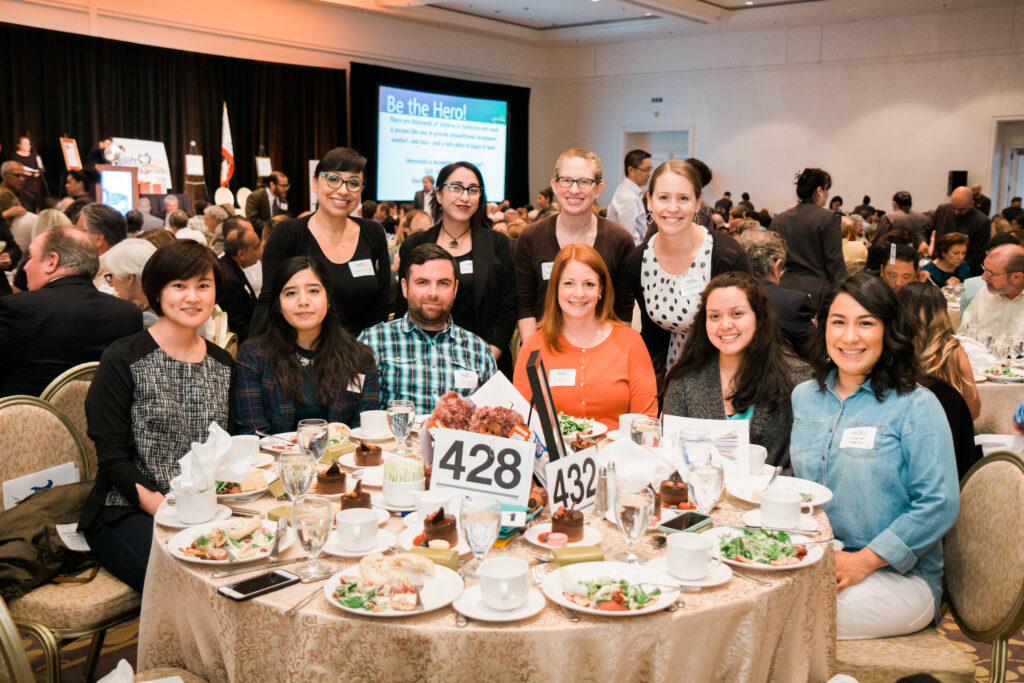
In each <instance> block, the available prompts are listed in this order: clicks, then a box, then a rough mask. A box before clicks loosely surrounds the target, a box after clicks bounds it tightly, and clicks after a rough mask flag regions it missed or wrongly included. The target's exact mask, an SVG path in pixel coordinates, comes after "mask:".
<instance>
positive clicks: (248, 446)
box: [231, 434, 260, 462]
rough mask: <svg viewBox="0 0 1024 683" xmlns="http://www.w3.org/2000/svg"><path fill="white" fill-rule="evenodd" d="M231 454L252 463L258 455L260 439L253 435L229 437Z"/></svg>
mask: <svg viewBox="0 0 1024 683" xmlns="http://www.w3.org/2000/svg"><path fill="white" fill-rule="evenodd" d="M231 454H232V455H233V456H235V457H240V458H245V459H246V460H248V461H249V462H254V461H255V460H256V458H257V457H259V454H260V437H258V436H256V435H254V434H239V435H237V436H233V437H231Z"/></svg>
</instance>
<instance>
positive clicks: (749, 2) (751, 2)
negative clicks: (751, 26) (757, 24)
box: [743, 0, 754, 5]
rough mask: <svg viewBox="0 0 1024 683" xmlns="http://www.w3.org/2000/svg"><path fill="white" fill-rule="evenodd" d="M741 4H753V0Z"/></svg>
mask: <svg viewBox="0 0 1024 683" xmlns="http://www.w3.org/2000/svg"><path fill="white" fill-rule="evenodd" d="M743 4H745V5H753V4H754V0H747V1H746V2H745V3H743Z"/></svg>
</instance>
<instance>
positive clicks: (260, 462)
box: [249, 452, 277, 467]
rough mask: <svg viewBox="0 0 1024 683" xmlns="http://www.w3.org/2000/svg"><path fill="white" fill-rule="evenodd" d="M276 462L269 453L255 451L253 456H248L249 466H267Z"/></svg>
mask: <svg viewBox="0 0 1024 683" xmlns="http://www.w3.org/2000/svg"><path fill="white" fill-rule="evenodd" d="M276 462H277V459H276V458H274V456H272V455H271V454H270V453H262V452H261V453H257V454H256V456H255V457H252V458H249V467H267V466H268V465H273V464H275V463H276Z"/></svg>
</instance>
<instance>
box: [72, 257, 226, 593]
mask: <svg viewBox="0 0 1024 683" xmlns="http://www.w3.org/2000/svg"><path fill="white" fill-rule="evenodd" d="M220 281H221V272H220V264H218V263H217V258H216V257H215V256H214V255H213V252H212V251H210V250H209V249H207V248H206V247H202V246H200V245H197V244H195V243H194V242H191V241H189V240H178V241H176V242H174V243H172V244H169V245H167V246H165V247H161V248H160V249H158V250H157V251H156V253H154V254H153V256H152V257H151V258H150V259H149V262H148V263H147V264H146V268H145V270H144V271H143V273H142V288H143V290H144V291H145V293H146V298H147V300H148V301H149V302H150V304H151V305H152V306H153V309H154V310H155V311H156V312H157V315H159V316H160V317H159V320H157V321H156V323H154V324H153V326H152V327H150V328H149V329H148V330H145V331H143V332H139V333H138V334H133V335H131V336H129V337H126V338H124V339H121V340H119V341H117V342H116V343H114V344H111V345H110V347H109V348H108V349H107V350H106V351H105V352H104V353H103V358H102V360H101V361H100V366H99V368H98V369H97V370H96V376H95V378H94V379H93V381H92V384H91V385H90V387H89V394H88V396H86V399H85V414H86V418H87V419H88V421H89V437H90V438H92V440H93V441H95V442H96V455H97V458H98V460H99V471H98V472H97V474H96V486H95V487H94V488H93V490H92V493H90V494H89V498H88V500H87V501H86V504H85V508H84V509H83V511H82V517H81V519H80V520H79V525H78V528H79V529H80V530H81V531H83V532H84V533H85V537H86V539H88V541H89V546H90V547H91V548H92V550H93V552H94V553H95V554H96V559H97V560H99V563H100V565H102V566H103V567H105V568H106V569H107V570H108V571H110V573H111V574H113V575H114V576H116V577H117V578H118V579H120V580H121V581H124V582H125V583H127V584H128V585H129V586H131V587H132V588H134V589H135V590H137V591H139V592H141V591H142V586H143V583H144V581H145V577H146V564H147V563H148V561H149V550H150V546H151V545H152V542H153V515H155V514H156V511H157V508H159V507H160V505H161V504H162V503H163V500H164V496H165V495H166V494H167V492H168V490H169V489H170V485H171V479H173V478H174V477H175V476H177V475H178V474H179V472H180V468H179V466H178V460H179V459H180V458H181V457H182V455H183V454H184V453H187V452H188V450H189V449H190V448H191V445H192V443H193V442H203V441H206V439H207V436H208V430H209V427H210V423H211V422H216V423H217V424H218V425H219V426H220V427H221V428H222V429H224V430H226V431H232V430H233V428H234V425H232V424H231V412H232V411H231V401H232V395H231V394H232V381H231V380H232V360H231V356H230V355H229V354H228V352H227V351H225V350H223V349H221V348H220V347H218V346H216V345H215V344H213V343H212V342H208V341H205V340H204V339H202V338H201V337H200V336H199V334H198V333H197V330H198V328H199V325H200V324H202V323H203V322H204V321H206V320H207V319H208V318H209V317H210V314H211V313H213V307H214V304H215V302H216V299H217V286H218V285H219V284H220ZM126 303H127V302H126Z"/></svg>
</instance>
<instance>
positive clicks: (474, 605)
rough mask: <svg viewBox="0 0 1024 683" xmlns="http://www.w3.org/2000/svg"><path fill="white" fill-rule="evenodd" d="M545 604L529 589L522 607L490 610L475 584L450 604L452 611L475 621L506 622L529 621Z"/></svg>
mask: <svg viewBox="0 0 1024 683" xmlns="http://www.w3.org/2000/svg"><path fill="white" fill-rule="evenodd" d="M545 604H547V602H546V601H545V600H544V596H543V595H542V594H541V593H540V591H538V590H537V589H535V588H531V589H530V590H529V592H528V593H527V594H526V602H525V603H524V604H523V606H522V607H517V608H516V609H510V610H498V609H492V608H490V607H488V606H487V605H485V604H484V600H483V597H482V596H481V591H480V584H476V585H475V586H470V587H469V588H467V589H466V590H464V591H462V594H461V595H459V597H457V598H455V602H453V603H452V609H454V610H455V611H456V612H458V613H459V614H465V615H466V616H467V617H469V618H470V619H476V620H477V621H495V622H507V621H519V620H520V619H529V618H530V617H532V616H533V615H535V614H537V613H538V612H540V611H541V610H542V609H544V605H545Z"/></svg>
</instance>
